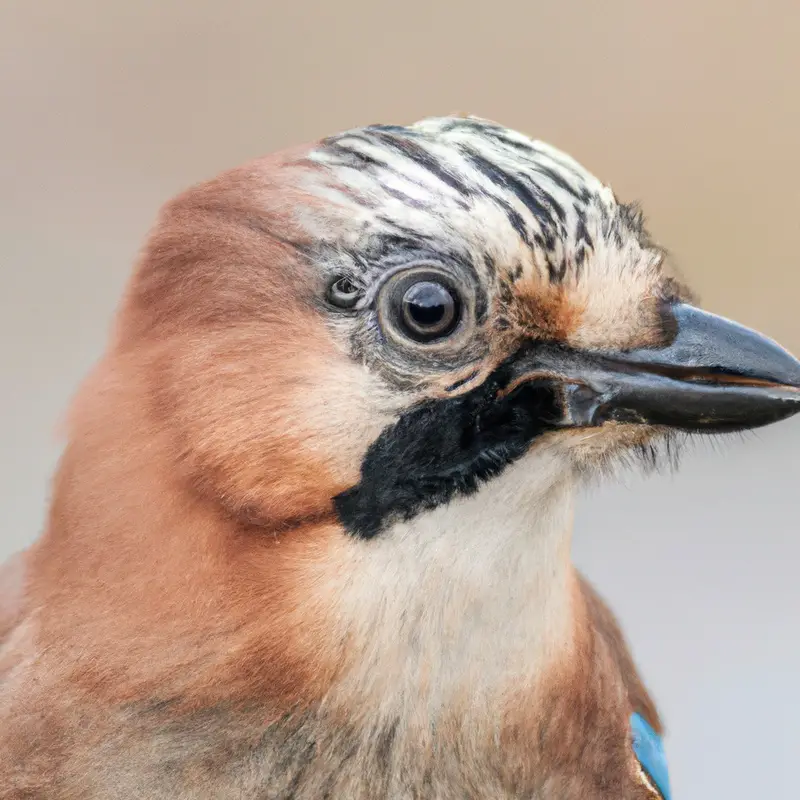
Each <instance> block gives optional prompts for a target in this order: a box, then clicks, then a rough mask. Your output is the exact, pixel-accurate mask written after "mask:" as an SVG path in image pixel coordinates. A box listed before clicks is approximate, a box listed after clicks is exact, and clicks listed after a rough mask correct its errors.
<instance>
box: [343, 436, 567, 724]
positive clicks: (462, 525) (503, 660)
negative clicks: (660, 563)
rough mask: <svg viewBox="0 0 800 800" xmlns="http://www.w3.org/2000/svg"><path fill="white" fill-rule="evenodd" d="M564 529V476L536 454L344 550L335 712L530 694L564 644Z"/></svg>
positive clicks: (558, 465)
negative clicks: (348, 560) (371, 703)
mask: <svg viewBox="0 0 800 800" xmlns="http://www.w3.org/2000/svg"><path fill="white" fill-rule="evenodd" d="M572 521H573V482H572V478H571V474H570V472H569V470H568V469H567V468H566V467H565V466H564V462H563V460H562V459H561V458H559V454H558V453H556V452H553V451H550V450H548V449H543V450H540V451H539V452H533V453H531V454H529V455H528V456H527V457H526V458H524V459H522V460H521V461H519V462H518V463H515V464H512V465H511V466H509V467H508V468H507V469H506V471H504V472H503V474H502V475H500V476H498V477H497V478H495V479H493V480H492V481H490V482H489V483H487V484H485V485H483V486H482V487H481V488H480V489H479V490H478V491H477V492H475V493H473V494H470V495H468V496H463V497H460V498H458V499H455V500H452V501H451V502H449V503H448V504H447V505H443V506H440V507H438V508H436V509H434V510H431V511H427V512H425V513H423V514H420V515H419V516H417V517H415V518H414V519H412V520H409V521H403V522H398V523H396V524H395V525H394V526H392V527H391V528H390V529H389V530H387V531H386V532H385V533H384V534H382V535H381V536H378V537H377V538H376V539H374V540H371V541H366V542H363V541H358V542H355V543H354V544H353V547H352V550H351V557H352V559H353V563H352V565H351V568H350V569H347V570H346V571H343V572H344V574H346V575H347V578H346V580H345V582H344V585H342V586H341V587H340V588H339V590H338V594H339V595H340V597H341V608H340V619H341V620H343V625H344V626H345V627H346V628H347V630H346V631H345V632H344V633H345V634H346V636H347V640H348V642H349V643H350V645H349V646H350V652H351V653H352V663H351V664H350V667H349V669H348V670H347V671H346V673H345V677H344V679H343V683H342V685H341V687H340V691H341V692H342V694H343V696H344V698H345V702H352V695H353V694H356V695H360V696H361V701H362V702H363V701H365V700H366V699H367V696H368V695H370V694H373V695H374V699H375V701H376V702H379V703H380V705H381V706H382V707H384V708H385V707H386V706H387V703H392V702H393V703H395V704H396V705H397V706H400V707H403V706H408V705H409V704H410V705H413V706H415V707H416V708H417V710H419V711H422V712H423V715H424V716H425V717H426V718H428V719H430V717H431V715H433V716H435V715H436V714H437V709H440V708H441V709H446V708H447V707H449V706H452V704H453V703H454V702H456V701H457V698H459V697H460V698H464V697H468V698H469V701H470V703H471V704H473V705H474V704H475V703H476V702H480V701H481V700H483V701H484V702H486V703H489V704H490V705H491V704H494V703H496V702H497V701H498V696H499V695H503V694H506V693H507V692H508V690H509V687H511V686H514V687H517V688H519V687H521V686H528V687H530V688H533V687H534V686H535V685H536V684H537V683H538V682H539V681H540V679H541V678H542V676H543V675H545V674H546V673H547V670H548V667H549V665H550V664H552V663H553V662H555V661H558V660H559V659H561V658H563V657H564V656H565V653H566V651H568V649H569V647H570V645H571V642H572V639H573V638H574V629H575V613H574V602H575V573H574V570H573V568H572V566H571V562H570V544H571V531H572ZM348 698H349V699H348ZM420 705H422V706H425V708H424V710H423V709H422V708H420ZM397 710H398V713H400V714H401V715H405V713H404V712H407V711H410V710H411V709H408V708H406V709H404V710H403V709H401V708H398V709H397Z"/></svg>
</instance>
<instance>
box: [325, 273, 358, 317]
mask: <svg viewBox="0 0 800 800" xmlns="http://www.w3.org/2000/svg"><path fill="white" fill-rule="evenodd" d="M327 294H328V302H329V303H330V304H331V305H332V306H336V308H342V309H346V310H347V309H351V308H354V307H355V306H356V304H357V303H358V301H359V300H360V299H361V296H362V291H361V289H359V287H358V286H356V284H355V283H353V281H351V280H350V278H348V277H347V276H346V275H337V276H336V278H334V280H333V281H332V282H331V284H330V285H329V286H328V292H327Z"/></svg>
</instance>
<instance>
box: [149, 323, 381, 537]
mask: <svg viewBox="0 0 800 800" xmlns="http://www.w3.org/2000/svg"><path fill="white" fill-rule="evenodd" d="M306 333H308V331H306ZM284 341H287V339H284ZM288 342H289V344H287V345H286V346H285V347H284V348H278V347H276V345H275V343H274V342H265V341H264V340H263V338H262V337H261V336H260V335H259V336H253V335H252V334H250V333H248V332H247V331H234V332H229V333H227V334H224V335H223V334H221V333H217V334H216V335H215V336H214V337H213V340H210V341H209V342H207V343H206V344H205V345H204V346H200V345H198V343H197V342H196V341H195V342H193V343H192V350H191V353H186V352H184V353H176V354H175V356H174V357H173V358H172V359H171V370H170V372H169V374H168V375H167V381H168V387H167V389H166V391H167V393H168V395H169V398H168V402H167V403H166V404H165V405H166V406H167V407H168V408H169V409H170V412H169V413H170V414H172V415H174V423H175V427H176V428H177V429H178V430H179V442H180V447H181V456H182V459H181V460H182V463H183V464H184V466H185V467H186V468H187V469H188V471H189V473H190V479H191V480H192V481H193V482H194V483H195V485H196V486H197V487H198V488H200V489H201V490H202V491H203V493H205V494H207V495H211V496H213V497H214V498H215V499H216V500H218V501H220V502H222V503H223V504H224V505H225V506H226V507H227V509H228V510H229V511H232V512H234V513H236V514H241V515H242V516H244V517H246V518H247V519H248V520H249V521H251V522H256V523H258V524H267V525H276V526H286V525H287V524H290V523H291V522H292V521H297V520H303V519H308V518H314V517H319V516H324V515H325V514H328V513H331V512H332V504H331V498H332V497H334V496H335V495H336V494H338V493H339V492H341V491H343V490H344V489H347V488H348V487H350V486H352V485H353V484H354V483H357V481H358V476H359V469H360V465H361V461H362V459H363V456H364V454H365V453H366V450H367V448H368V447H369V444H370V443H371V442H372V441H374V439H375V438H376V437H377V435H378V433H379V432H380V430H381V429H382V428H383V427H384V426H385V424H387V420H386V419H385V418H384V417H382V416H381V414H380V413H378V412H376V411H375V410H374V408H373V404H374V402H375V400H376V398H378V397H379V393H378V392H377V391H376V390H375V387H374V386H373V385H372V383H373V379H372V378H371V376H370V375H369V373H368V372H367V371H366V370H365V369H363V368H362V367H360V366H359V365H356V364H353V363H352V362H351V361H350V360H349V359H347V358H346V357H344V356H342V355H340V354H339V353H338V352H337V351H336V350H335V348H334V347H333V346H332V345H330V343H329V342H327V341H326V339H325V337H324V336H319V337H316V338H314V340H313V341H312V342H308V341H307V342H303V341H302V340H298V338H297V337H288Z"/></svg>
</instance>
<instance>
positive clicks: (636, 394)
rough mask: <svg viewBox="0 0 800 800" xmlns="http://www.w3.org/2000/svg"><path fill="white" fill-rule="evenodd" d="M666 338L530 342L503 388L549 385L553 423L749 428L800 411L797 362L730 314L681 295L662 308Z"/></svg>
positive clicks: (715, 429)
mask: <svg viewBox="0 0 800 800" xmlns="http://www.w3.org/2000/svg"><path fill="white" fill-rule="evenodd" d="M665 320H666V321H667V322H668V327H669V328H670V329H671V330H672V331H673V334H674V335H673V337H672V340H671V341H670V342H669V343H668V344H666V345H664V346H661V347H653V348H641V349H636V350H628V351H608V352H597V351H578V350H573V349H569V348H566V347H563V346H559V345H556V344H539V345H534V346H532V347H531V348H530V349H529V350H528V351H527V352H526V353H524V354H520V356H519V357H518V358H517V359H515V361H514V363H513V365H512V367H511V380H510V382H509V383H508V384H507V388H506V390H505V391H504V392H503V394H505V395H508V394H509V393H511V392H513V391H515V389H516V388H517V387H521V386H523V385H524V384H530V383H532V382H537V383H538V382H541V381H542V380H545V381H548V382H550V383H551V384H552V385H555V386H556V387H557V389H558V390H560V391H559V392H557V393H558V394H559V395H560V403H559V405H560V409H561V413H562V414H563V416H562V418H561V419H560V420H559V421H558V423H557V424H558V425H559V426H560V427H587V426H588V427H593V426H598V425H601V424H603V423H604V422H607V421H617V422H632V423H642V424H647V425H665V426H669V427H673V428H679V429H683V430H688V431H695V432H708V433H713V432H722V431H735V430H743V429H746V428H757V427H760V426H762V425H768V424H770V423H772V422H777V421H779V420H781V419H785V418H786V417H790V416H792V415H793V414H796V413H798V412H800V361H798V360H797V359H796V358H795V357H794V356H793V355H791V354H790V353H789V352H787V351H786V350H784V349H783V348H782V347H781V346H780V345H778V344H777V343H776V342H774V341H772V340H771V339H768V338H767V337H766V336H763V335H762V334H760V333H757V332H756V331H753V330H750V329H749V328H746V327H744V326H742V325H739V324H738V323H736V322H731V321H730V320H727V319H725V318H723V317H718V316H716V315H715V314H710V313H708V312H706V311H701V310H700V309H698V308H695V307H693V306H690V305H686V304H683V303H674V304H670V305H669V306H667V307H666V308H665Z"/></svg>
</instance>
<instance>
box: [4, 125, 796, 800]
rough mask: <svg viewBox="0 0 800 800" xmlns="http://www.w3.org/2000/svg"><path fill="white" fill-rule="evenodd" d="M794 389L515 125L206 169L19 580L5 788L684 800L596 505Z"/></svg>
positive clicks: (181, 212)
mask: <svg viewBox="0 0 800 800" xmlns="http://www.w3.org/2000/svg"><path fill="white" fill-rule="evenodd" d="M799 410H800V363H799V362H798V361H797V360H795V358H794V357H793V356H791V355H790V354H789V353H787V352H786V351H785V350H783V349H782V348H781V347H779V346H778V345H777V344H775V343H774V342H772V341H770V340H768V339H767V338H765V337H764V336H762V335H760V334H758V333H756V332H754V331H751V330H749V329H747V328H744V327H742V326H739V325H737V324H735V323H733V322H730V321H728V320H725V319H723V318H721V317H718V316H715V315H713V314H709V313H707V312H704V311H701V310H700V309H699V308H698V307H697V306H696V304H695V303H694V302H693V298H692V296H691V295H690V293H689V291H688V290H687V289H686V288H685V287H684V286H683V284H682V283H681V281H679V280H678V279H677V277H676V276H675V275H674V274H673V272H672V271H671V268H670V264H669V261H668V259H667V258H666V256H665V253H664V251H663V250H661V249H660V248H659V247H658V246H657V245H656V244H655V243H654V242H653V241H652V239H651V238H650V236H649V235H648V234H647V231H646V228H645V225H644V220H643V217H642V215H641V213H640V212H639V210H638V209H637V208H636V207H635V206H632V205H626V204H623V203H621V202H620V201H618V200H617V198H616V197H615V195H614V193H613V192H612V191H611V189H610V188H608V187H607V186H606V185H605V184H603V183H602V182H600V181H599V180H598V179H597V178H595V177H594V176H592V175H591V174H590V173H589V172H587V171H586V170H585V169H584V168H583V167H581V166H580V165H579V164H578V163H577V162H575V161H574V160H573V159H571V158H570V157H569V156H567V155H565V154H564V153H562V152H560V151H558V150H556V149H554V148H552V147H550V146H548V145H546V144H543V143H541V142H538V141H534V140H531V139H529V138H527V137H525V136H523V135H521V134H519V133H516V132H514V131H511V130H508V129H506V128H504V127H502V126H500V125H497V124H495V123H491V122H488V121H485V120H480V119H475V118H437V119H428V120H424V121H422V122H419V123H416V124H414V125H410V126H408V127H402V126H393V125H372V126H368V127H365V128H360V129H357V130H352V131H348V132H345V133H342V134H340V135H337V136H333V137H331V138H328V139H325V140H323V141H320V142H316V143H313V144H310V145H306V146H303V147H298V148H295V149H292V150H289V151H285V152H282V153H279V154H277V155H274V156H270V157H267V158H263V159H260V160H257V161H255V162H253V163H251V164H248V165H246V166H244V167H241V168H238V169H234V170H232V171H229V172H227V173H224V174H223V175H221V176H220V177H218V178H216V179H214V180H211V181H208V182H206V183H203V184H200V185H198V186H195V187H194V188H192V189H190V190H188V191H187V192H185V193H183V194H181V195H180V196H179V197H177V198H176V199H174V200H173V201H171V202H170V203H169V204H167V205H166V206H165V208H164V209H163V210H162V212H161V215H160V217H159V220H158V222H157V224H156V226H155V229H154V231H153V232H152V234H151V235H150V237H149V240H148V242H147V244H146V247H145V249H144V251H143V254H142V256H141V258H140V260H139V262H138V263H137V265H136V267H135V270H134V273H133V277H132V278H131V281H130V283H129V285H128V288H127V291H126V293H125V297H124V298H123V301H122V304H121V308H120V310H119V314H118V320H117V325H116V328H115V331H114V335H113V337H112V339H111V341H110V342H109V345H108V348H107V350H106V353H105V355H104V356H103V358H102V359H101V360H100V362H99V363H98V365H97V366H96V368H95V369H94V370H93V372H92V374H91V375H90V376H89V377H88V378H87V380H86V381H85V383H84V385H83V387H82V388H81V390H80V392H79V393H78V396H77V398H76V399H75V401H74V404H73V408H72V414H71V417H70V425H69V436H68V441H67V444H66V447H65V450H64V453H63V456H62V459H61V462H60V465H59V468H58V471H57V474H56V477H55V480H54V484H53V490H52V501H51V505H50V510H49V515H48V520H47V526H46V529H45V531H44V533H43V535H42V536H41V538H40V539H39V540H38V541H37V542H36V543H35V544H34V545H33V546H32V547H31V548H30V549H29V550H28V551H26V552H25V553H23V554H20V556H18V557H17V558H15V559H14V560H13V561H11V562H9V563H8V564H7V565H6V567H5V568H4V570H3V572H2V573H0V574H2V587H1V588H2V592H0V700H2V702H0V719H1V720H2V725H0V756H2V757H0V798H23V797H25V798H30V799H32V798H45V797H46V798H48V800H67V798H69V799H70V800H72V798H76V797H82V798H108V797H115V798H140V797H147V798H152V800H158V799H159V798H165V799H166V798H170V800H172V798H176V797H181V798H201V797H228V796H230V797H233V796H235V797H241V798H287V799H288V798H296V799H297V800H310V799H311V798H314V799H315V800H316V799H317V798H321V797H329V798H347V799H348V800H358V799H359V798H423V797H424V798H426V799H430V800H437V798H438V799H441V800H444V798H464V797H475V798H478V797H481V798H483V797H497V798H537V800H573V799H574V800H578V798H580V800H600V798H610V797H613V798H620V799H622V798H626V799H628V800H645V799H646V798H651V799H652V798H659V797H661V798H664V799H665V800H668V798H669V796H670V788H669V780H668V776H667V770H666V762H665V760H664V757H663V749H662V746H661V735H662V732H663V727H662V723H661V720H660V717H659V714H658V711H657V710H656V707H655V705H654V703H653V701H652V699H651V697H650V695H649V694H648V692H647V690H646V688H645V686H644V684H643V682H642V680H641V678H640V676H639V674H638V672H637V669H636V666H635V664H634V662H633V659H632V657H631V654H630V651H629V649H628V646H627V644H626V642H625V639H624V636H623V634H622V633H621V631H620V629H619V626H618V624H617V622H616V620H615V618H614V615H613V614H612V612H611V611H610V610H609V609H608V607H607V606H606V605H605V603H604V602H603V600H602V599H601V597H600V596H599V595H598V594H597V592H596V591H595V590H594V589H593V587H592V586H591V585H590V584H589V583H587V581H586V580H585V579H584V578H583V577H582V576H581V575H579V574H578V573H577V572H576V570H575V568H574V567H573V566H572V563H571V560H570V538H571V530H572V504H573V495H574V491H575V489H576V486H577V485H578V483H579V477H580V476H581V475H584V474H586V473H590V472H592V471H593V470H596V469H599V468H602V467H604V466H605V465H606V464H608V463H609V462H614V461H616V460H617V459H620V458H624V457H625V456H626V455H627V454H629V453H632V452H636V451H644V452H651V451H652V450H653V449H654V448H655V449H657V448H658V447H659V446H660V444H661V443H664V442H667V441H669V440H670V437H671V436H673V435H674V434H676V433H681V434H682V435H691V434H703V433H722V432H726V431H732V430H743V429H747V428H752V427H757V426H760V425H766V424H770V423H773V422H777V421H779V420H781V419H784V418H786V417H789V416H790V415H792V414H795V413H797V411H799Z"/></svg>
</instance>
